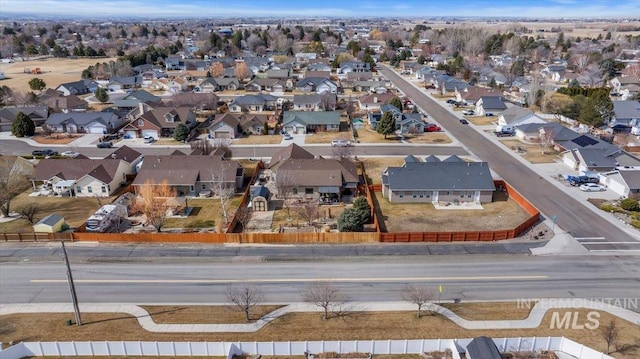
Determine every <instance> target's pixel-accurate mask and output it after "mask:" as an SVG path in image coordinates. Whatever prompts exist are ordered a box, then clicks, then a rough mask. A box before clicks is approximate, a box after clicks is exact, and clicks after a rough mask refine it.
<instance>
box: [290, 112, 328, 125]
mask: <svg viewBox="0 0 640 359" xmlns="http://www.w3.org/2000/svg"><path fill="white" fill-rule="evenodd" d="M294 121H295V122H298V123H300V124H303V125H339V124H340V112H339V111H284V114H283V116H282V124H283V125H287V124H288V123H291V122H294Z"/></svg>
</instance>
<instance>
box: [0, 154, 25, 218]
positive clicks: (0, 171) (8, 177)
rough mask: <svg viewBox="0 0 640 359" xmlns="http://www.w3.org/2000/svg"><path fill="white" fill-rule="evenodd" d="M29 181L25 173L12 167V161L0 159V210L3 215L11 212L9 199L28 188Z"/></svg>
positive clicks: (6, 215)
mask: <svg viewBox="0 0 640 359" xmlns="http://www.w3.org/2000/svg"><path fill="white" fill-rule="evenodd" d="M29 186H30V182H29V178H28V177H27V175H26V174H25V173H24V172H23V171H20V170H18V169H17V168H15V169H14V163H13V162H12V161H9V160H0V210H2V214H3V215H4V216H5V217H8V216H9V214H10V213H11V200H12V199H13V198H14V197H15V196H17V195H19V194H20V193H22V192H24V191H26V190H27V188H29Z"/></svg>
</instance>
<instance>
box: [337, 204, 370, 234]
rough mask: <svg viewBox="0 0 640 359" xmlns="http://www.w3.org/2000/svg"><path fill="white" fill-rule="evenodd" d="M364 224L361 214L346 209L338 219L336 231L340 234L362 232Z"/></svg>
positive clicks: (351, 209)
mask: <svg viewBox="0 0 640 359" xmlns="http://www.w3.org/2000/svg"><path fill="white" fill-rule="evenodd" d="M364 223H365V222H364V221H363V218H362V212H359V211H357V210H355V209H353V208H347V209H345V210H344V211H343V212H342V213H341V214H340V216H339V217H338V230H339V231H340V232H362V231H363V230H364Z"/></svg>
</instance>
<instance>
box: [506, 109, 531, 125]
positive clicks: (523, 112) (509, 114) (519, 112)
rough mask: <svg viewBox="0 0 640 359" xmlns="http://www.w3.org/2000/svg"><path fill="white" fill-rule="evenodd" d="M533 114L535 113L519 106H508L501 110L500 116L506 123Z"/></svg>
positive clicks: (514, 121)
mask: <svg viewBox="0 0 640 359" xmlns="http://www.w3.org/2000/svg"><path fill="white" fill-rule="evenodd" d="M531 115H533V116H535V114H534V113H533V112H531V111H529V110H527V109H525V108H522V107H520V106H513V107H510V108H508V109H506V110H504V111H503V112H502V114H501V115H500V116H502V118H504V121H505V122H506V123H508V124H511V123H516V122H518V120H520V119H522V118H525V117H527V116H531Z"/></svg>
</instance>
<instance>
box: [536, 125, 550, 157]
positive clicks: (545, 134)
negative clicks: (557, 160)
mask: <svg viewBox="0 0 640 359" xmlns="http://www.w3.org/2000/svg"><path fill="white" fill-rule="evenodd" d="M538 140H539V141H540V150H541V151H542V154H543V155H544V153H545V152H544V151H545V149H546V148H549V147H552V146H553V129H552V128H551V127H547V128H544V127H540V133H539V135H538Z"/></svg>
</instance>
